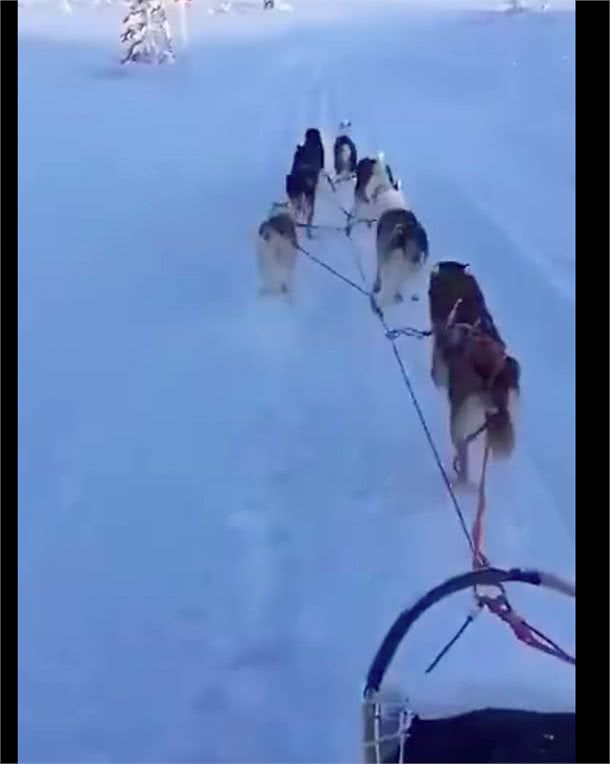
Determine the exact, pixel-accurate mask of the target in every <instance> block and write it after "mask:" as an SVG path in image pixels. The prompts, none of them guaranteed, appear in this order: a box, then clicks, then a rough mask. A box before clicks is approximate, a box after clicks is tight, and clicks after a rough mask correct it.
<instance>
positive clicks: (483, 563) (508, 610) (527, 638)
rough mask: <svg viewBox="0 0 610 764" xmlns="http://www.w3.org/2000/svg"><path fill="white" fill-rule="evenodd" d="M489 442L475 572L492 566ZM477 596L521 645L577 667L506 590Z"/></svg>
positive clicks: (483, 471)
mask: <svg viewBox="0 0 610 764" xmlns="http://www.w3.org/2000/svg"><path fill="white" fill-rule="evenodd" d="M489 450H490V449H489V440H488V438H485V451H484V453H483V466H482V468H481V480H480V483H479V493H478V504H477V513H476V516H475V520H474V523H473V525H472V542H473V546H474V552H473V559H472V567H473V569H474V570H478V569H480V568H486V567H489V560H488V559H487V557H486V556H485V555H484V554H483V552H482V546H483V520H484V519H485V511H486V508H487V506H486V500H485V478H486V476H487V465H488V463H489ZM475 597H476V600H477V602H478V604H479V605H481V606H484V607H486V608H487V609H488V610H489V611H490V612H491V613H493V614H494V615H496V616H497V617H498V618H500V619H501V620H502V621H504V623H506V624H508V625H509V626H510V628H511V630H512V632H513V634H514V635H515V636H516V637H517V639H518V640H519V641H520V642H523V643H524V644H526V645H528V646H529V647H533V648H534V649H535V650H540V651H541V652H543V653H546V654H547V655H552V656H554V657H555V658H559V659H560V660H562V661H565V662H566V663H570V664H572V665H575V664H576V659H575V658H574V657H573V656H571V655H570V654H569V653H566V652H565V650H562V649H561V647H559V646H558V645H557V644H555V642H553V641H552V640H551V639H549V637H547V636H546V635H545V634H544V633H543V632H541V631H539V630H538V629H535V628H534V627H533V626H530V625H529V624H528V623H527V621H525V620H524V619H523V618H522V617H521V616H520V615H519V614H518V613H516V612H515V611H514V610H513V609H512V607H511V605H510V603H509V601H508V599H507V597H506V593H505V591H504V588H501V589H500V593H499V594H498V595H496V596H495V597H488V596H483V595H480V594H478V593H477V592H476V589H475Z"/></svg>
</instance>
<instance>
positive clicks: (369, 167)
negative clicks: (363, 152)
mask: <svg viewBox="0 0 610 764" xmlns="http://www.w3.org/2000/svg"><path fill="white" fill-rule="evenodd" d="M374 166H375V160H374V159H371V158H370V157H364V159H361V160H360V161H359V162H358V164H357V166H356V188H355V190H354V195H355V196H356V199H360V200H361V201H365V202H367V201H368V199H367V196H366V187H367V185H368V183H369V181H370V179H371V178H372V176H373V168H374Z"/></svg>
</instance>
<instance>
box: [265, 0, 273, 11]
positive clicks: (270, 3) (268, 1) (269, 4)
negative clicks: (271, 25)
mask: <svg viewBox="0 0 610 764" xmlns="http://www.w3.org/2000/svg"><path fill="white" fill-rule="evenodd" d="M273 8H275V0H263V10H264V11H266V10H268V9H273Z"/></svg>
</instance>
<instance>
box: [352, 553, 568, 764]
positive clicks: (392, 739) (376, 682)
mask: <svg viewBox="0 0 610 764" xmlns="http://www.w3.org/2000/svg"><path fill="white" fill-rule="evenodd" d="M505 583H523V584H530V585H532V586H542V587H544V588H547V589H552V590H554V591H556V592H559V593H560V594H564V595H566V596H569V597H572V598H574V599H576V585H575V584H572V583H570V582H567V581H564V580H563V579H560V578H558V577H557V576H554V575H552V574H549V573H542V572H539V571H535V570H522V569H519V568H512V569H510V570H501V569H498V568H491V567H487V568H481V569H478V570H473V571H470V572H468V573H463V574H461V575H458V576H455V577H454V578H450V579H448V580H447V581H444V582H443V583H442V584H440V585H439V586H437V587H435V588H434V589H431V590H430V591H429V592H427V594H425V595H424V596H423V597H421V598H420V599H419V600H417V602H416V603H415V604H414V605H413V606H412V607H410V608H407V609H406V610H403V612H402V613H400V615H399V616H398V618H397V619H396V620H395V621H394V623H393V624H392V626H391V627H390V629H389V631H388V632H387V634H386V636H385V637H384V639H383V642H382V643H381V645H380V647H379V649H378V650H377V653H376V655H375V657H374V659H373V662H372V664H371V666H370V668H369V671H368V674H367V679H366V684H365V688H364V697H363V702H362V712H363V739H362V745H363V761H364V762H365V764H388V762H389V761H390V759H388V758H387V757H388V756H389V755H391V754H392V753H394V752H395V751H396V750H398V762H403V761H407V760H408V758H406V757H405V753H406V748H407V743H408V738H409V729H410V727H411V723H412V721H413V718H414V716H415V714H414V713H413V711H412V710H411V709H410V708H409V706H408V702H407V700H406V699H405V701H400V702H391V701H390V702H388V701H386V700H383V699H382V697H381V695H380V692H379V690H380V687H381V683H382V681H383V678H384V676H385V674H386V672H387V670H388V668H389V666H390V663H391V662H392V659H393V658H394V655H395V654H396V651H397V650H398V647H399V645H400V643H401V642H402V640H403V639H404V638H405V636H406V635H407V633H408V632H409V630H410V629H411V628H412V626H413V624H414V623H415V622H416V621H417V620H418V619H419V618H420V617H421V616H422V615H423V614H424V613H425V612H426V611H427V610H428V609H429V608H431V607H433V606H434V605H436V604H437V603H438V602H440V601H441V600H442V599H444V598H445V597H448V596H450V595H451V594H455V593H456V592H459V591H462V590H464V589H468V588H474V587H477V586H502V585H503V584H505ZM388 706H389V707H390V711H391V712H392V711H393V713H391V714H390V716H391V717H394V724H395V728H394V729H393V730H392V731H391V733H384V732H383V730H382V720H383V718H384V713H383V712H384V710H387V708H388ZM386 717H387V714H386ZM392 760H394V759H392Z"/></svg>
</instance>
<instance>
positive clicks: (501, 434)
mask: <svg viewBox="0 0 610 764" xmlns="http://www.w3.org/2000/svg"><path fill="white" fill-rule="evenodd" d="M487 442H488V443H489V448H490V450H491V453H492V455H493V456H495V457H496V458H499V459H502V458H506V457H508V456H510V455H511V454H512V452H513V450H514V448H515V428H514V426H513V420H512V416H511V414H510V411H509V410H508V408H503V409H499V410H498V411H495V412H494V413H493V414H489V415H488V419H487Z"/></svg>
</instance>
